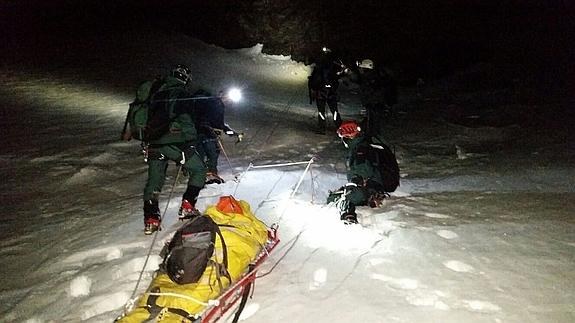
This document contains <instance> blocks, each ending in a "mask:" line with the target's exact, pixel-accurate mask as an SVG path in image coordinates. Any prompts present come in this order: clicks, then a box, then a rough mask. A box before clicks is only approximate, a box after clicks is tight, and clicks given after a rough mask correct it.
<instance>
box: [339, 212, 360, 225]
mask: <svg viewBox="0 0 575 323" xmlns="http://www.w3.org/2000/svg"><path fill="white" fill-rule="evenodd" d="M341 220H342V221H343V223H344V224H357V223H358V222H357V215H356V214H355V213H344V214H342V215H341Z"/></svg>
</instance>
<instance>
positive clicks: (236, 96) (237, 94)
mask: <svg viewBox="0 0 575 323" xmlns="http://www.w3.org/2000/svg"><path fill="white" fill-rule="evenodd" d="M228 98H230V100H232V102H240V101H241V100H242V91H240V89H238V88H231V89H230V90H229V91H228Z"/></svg>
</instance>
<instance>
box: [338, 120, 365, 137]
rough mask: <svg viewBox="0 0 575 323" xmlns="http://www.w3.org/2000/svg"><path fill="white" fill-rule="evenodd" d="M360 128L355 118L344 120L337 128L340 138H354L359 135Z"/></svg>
mask: <svg viewBox="0 0 575 323" xmlns="http://www.w3.org/2000/svg"><path fill="white" fill-rule="evenodd" d="M360 131H361V128H360V127H359V125H358V124H357V122H356V121H355V120H350V121H344V122H343V123H342V124H341V126H339V128H338V129H337V135H338V136H339V137H340V138H355V137H357V136H358V135H359V132H360Z"/></svg>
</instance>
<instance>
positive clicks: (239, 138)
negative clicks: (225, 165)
mask: <svg viewBox="0 0 575 323" xmlns="http://www.w3.org/2000/svg"><path fill="white" fill-rule="evenodd" d="M236 135H237V136H238V140H237V141H236V144H237V143H238V142H241V141H242V140H244V133H243V132H242V133H236Z"/></svg>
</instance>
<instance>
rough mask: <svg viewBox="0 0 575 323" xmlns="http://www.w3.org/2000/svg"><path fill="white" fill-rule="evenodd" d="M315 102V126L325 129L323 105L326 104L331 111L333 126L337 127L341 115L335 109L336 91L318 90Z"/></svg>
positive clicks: (325, 117) (325, 116)
mask: <svg viewBox="0 0 575 323" xmlns="http://www.w3.org/2000/svg"><path fill="white" fill-rule="evenodd" d="M315 102H316V106H317V127H318V128H319V129H320V130H325V127H326V119H327V115H326V112H325V106H326V105H327V106H328V107H329V110H330V111H331V114H332V118H333V123H334V125H335V127H336V128H339V126H340V125H341V116H340V115H339V111H338V109H337V93H335V92H334V91H333V90H320V91H318V93H317V98H316V100H315Z"/></svg>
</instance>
